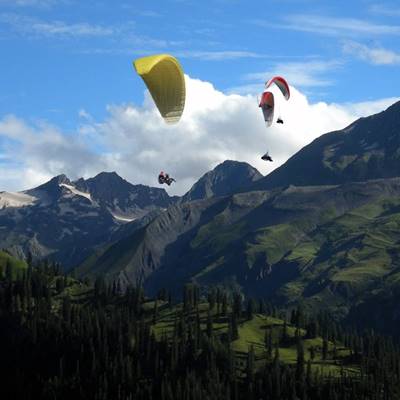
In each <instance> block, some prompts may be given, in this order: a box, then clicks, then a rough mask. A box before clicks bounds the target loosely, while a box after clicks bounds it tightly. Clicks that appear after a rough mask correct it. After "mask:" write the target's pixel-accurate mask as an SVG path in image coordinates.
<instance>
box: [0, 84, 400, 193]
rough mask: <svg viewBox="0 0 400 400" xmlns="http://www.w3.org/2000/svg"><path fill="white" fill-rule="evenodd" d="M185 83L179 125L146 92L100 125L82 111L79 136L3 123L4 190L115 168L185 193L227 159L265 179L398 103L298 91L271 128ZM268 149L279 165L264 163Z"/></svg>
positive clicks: (252, 100) (253, 110)
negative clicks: (162, 175)
mask: <svg viewBox="0 0 400 400" xmlns="http://www.w3.org/2000/svg"><path fill="white" fill-rule="evenodd" d="M186 86H187V102H186V108H185V112H184V114H183V116H182V119H181V121H180V123H179V124H176V125H166V124H165V123H164V121H163V120H162V119H161V117H160V116H159V114H158V111H157V110H156V108H155V107H154V104H153V102H152V100H151V98H150V95H149V94H148V93H147V92H146V94H145V100H144V103H143V105H142V106H136V105H111V106H109V107H108V116H107V118H106V119H105V120H104V121H94V120H93V119H92V118H88V115H87V114H86V113H85V112H84V110H81V113H80V114H81V117H82V119H81V120H82V125H80V126H79V127H78V128H77V131H76V132H75V133H74V134H65V133H63V132H60V130H58V129H57V128H55V127H53V126H49V125H47V124H39V125H35V126H32V125H31V124H27V123H26V122H24V121H21V120H20V119H17V118H16V117H13V116H8V117H4V118H3V119H0V149H3V150H0V153H3V158H4V157H5V158H6V159H8V160H9V162H8V163H7V161H6V162H5V163H4V159H3V161H2V159H1V157H0V163H3V169H4V168H5V170H6V171H8V174H9V178H8V179H7V178H4V175H2V176H0V187H1V188H4V189H21V188H27V187H30V186H33V185H34V184H37V183H38V182H37V179H36V180H35V179H33V178H32V177H33V176H38V177H41V179H42V178H43V180H44V179H45V178H46V179H47V178H49V177H51V176H54V175H56V174H60V173H66V174H67V175H68V176H70V177H71V178H78V177H80V176H84V177H89V176H93V175H95V174H96V173H98V172H100V171H103V170H106V171H116V172H118V173H119V174H120V175H121V176H122V177H124V178H125V179H127V180H129V181H130V182H132V183H143V184H147V185H155V184H156V176H157V174H158V172H159V171H160V170H161V169H162V170H165V171H168V172H169V173H170V174H171V175H172V176H174V177H176V179H177V183H176V185H175V186H174V187H171V188H169V189H168V190H169V192H170V193H173V194H183V193H184V192H185V191H186V190H188V189H189V188H190V186H191V185H192V184H193V183H194V182H195V181H196V180H197V179H198V178H199V177H200V176H201V175H202V174H204V173H205V172H207V171H208V170H210V169H211V168H213V167H215V166H216V165H217V164H218V163H220V162H222V161H224V160H226V159H234V160H241V161H247V162H249V163H250V164H252V165H253V166H255V167H256V168H258V169H259V170H260V171H261V172H262V173H264V174H266V173H268V172H270V171H271V170H272V169H273V168H276V167H278V166H279V165H281V164H282V163H283V162H285V161H286V160H287V159H288V158H289V157H290V156H291V155H293V154H294V153H295V152H296V151H298V150H299V149H300V148H301V147H303V146H304V145H306V144H307V143H309V142H310V141H312V140H313V139H314V138H316V137H318V136H320V135H321V134H323V133H325V132H328V131H332V130H336V129H341V128H344V127H345V126H347V125H348V124H350V123H351V122H353V121H354V120H355V119H356V118H358V117H360V116H365V115H369V114H371V113H374V112H377V111H380V110H383V109H384V108H386V107H387V106H389V105H390V104H392V103H393V102H394V101H396V100H397V99H384V100H380V101H377V102H367V103H359V104H350V105H349V104H344V105H339V104H327V103H324V102H318V103H310V102H309V101H308V99H307V97H306V96H305V95H304V94H302V93H301V92H299V91H298V90H297V89H296V88H295V87H291V93H292V97H291V100H290V101H289V102H284V101H282V102H280V106H279V107H278V110H277V114H276V116H277V115H278V114H281V116H282V117H283V118H284V120H285V124H284V125H276V124H274V125H273V126H272V127H271V128H266V127H265V124H264V120H263V117H262V113H261V112H260V110H259V108H258V107H257V98H256V96H254V95H250V94H248V95H238V94H225V93H222V92H220V91H218V90H216V89H215V88H214V87H213V86H212V84H211V83H208V82H203V81H200V80H197V79H192V78H190V77H188V76H186ZM276 94H277V98H278V97H279V93H276ZM2 143H3V145H2ZM267 149H268V150H269V151H270V153H271V155H272V156H273V158H274V163H268V164H267V163H265V162H263V161H262V160H261V159H260V157H261V155H262V154H264V152H265V151H266V150H267ZM10 160H14V163H10ZM33 172H34V173H33ZM16 182H17V183H16ZM12 183H14V185H12ZM6 185H7V186H6ZM9 185H11V187H10V186H9Z"/></svg>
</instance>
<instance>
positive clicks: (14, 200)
mask: <svg viewBox="0 0 400 400" xmlns="http://www.w3.org/2000/svg"><path fill="white" fill-rule="evenodd" d="M37 201H38V198H36V197H34V196H30V195H29V194H26V193H22V192H0V208H7V207H25V206H32V205H34V204H35V202H37Z"/></svg>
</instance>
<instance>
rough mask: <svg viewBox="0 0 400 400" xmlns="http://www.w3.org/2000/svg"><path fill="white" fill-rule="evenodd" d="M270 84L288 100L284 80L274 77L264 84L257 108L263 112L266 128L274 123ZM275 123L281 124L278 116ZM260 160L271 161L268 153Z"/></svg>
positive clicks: (272, 95) (281, 120)
mask: <svg viewBox="0 0 400 400" xmlns="http://www.w3.org/2000/svg"><path fill="white" fill-rule="evenodd" d="M272 84H275V85H276V86H277V87H278V88H279V90H280V91H281V92H282V95H283V97H284V98H285V99H286V100H289V98H290V89H289V85H288V83H287V82H286V80H285V79H284V78H282V77H281V76H274V77H273V78H271V79H270V80H269V81H268V82H266V83H265V91H264V93H263V94H262V96H261V100H260V102H259V105H258V106H259V107H260V108H261V110H262V112H263V116H264V120H265V123H266V125H267V126H268V127H269V126H271V125H272V122H273V121H274V112H275V98H274V94H273V93H272V92H271V90H268V89H269V88H270V87H271V85H272ZM276 123H277V124H283V119H282V118H281V117H280V116H278V118H277V120H276ZM261 159H262V160H264V161H271V162H272V161H273V160H272V158H271V157H270V155H269V154H268V152H266V153H265V154H264V155H263V156H262V157H261Z"/></svg>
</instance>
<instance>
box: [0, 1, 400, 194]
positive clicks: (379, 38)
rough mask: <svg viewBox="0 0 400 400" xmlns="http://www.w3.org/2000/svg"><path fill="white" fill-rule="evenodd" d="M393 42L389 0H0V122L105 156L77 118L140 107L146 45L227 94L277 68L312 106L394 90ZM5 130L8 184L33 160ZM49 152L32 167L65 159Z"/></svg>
mask: <svg viewBox="0 0 400 400" xmlns="http://www.w3.org/2000/svg"><path fill="white" fill-rule="evenodd" d="M396 3H397V4H396ZM399 39H400V5H399V2H398V1H391V2H378V1H374V0H371V1H369V0H357V1H348V0H347V1H342V0H339V1H329V2H328V1H322V0H319V1H318V0H269V1H262V2H261V1H259V2H250V1H248V0H243V1H242V0H203V1H196V0H193V1H192V0H162V1H152V2H149V1H115V0H114V1H91V0H85V1H78V0H0V49H1V57H0V69H1V74H0V88H1V91H0V121H2V120H3V125H4V126H5V125H7V124H4V121H9V118H10V116H12V118H14V120H15V121H18V122H19V123H21V124H23V125H24V127H25V128H24V129H27V130H29V129H30V130H35V132H36V133H35V134H36V135H41V137H44V136H43V135H45V136H46V134H45V133H44V130H43V129H44V128H43V126H48V125H50V126H52V129H53V130H54V131H57V134H58V135H60V137H61V139H62V138H71V141H74V140H77V141H78V142H79V143H80V144H81V145H82V146H84V145H86V146H87V149H88V151H89V152H90V153H91V154H92V155H93V154H99V153H101V155H102V156H104V155H105V154H106V153H107V156H108V157H111V153H112V152H108V149H107V148H105V147H104V146H106V145H107V144H106V143H105V142H104V140H97V139H96V135H94V134H93V135H92V136H91V137H90V140H91V143H89V144H88V141H89V140H88V137H87V136H86V139H82V125H85V127H84V130H85V129H86V131H88V130H89V131H90V130H96V129H97V127H98V126H99V125H101V126H103V125H104V123H106V121H108V120H109V119H110V118H112V116H111V114H110V106H111V107H113V105H114V106H116V107H124V106H125V107H141V106H142V104H143V99H144V91H145V88H144V85H143V82H142V81H141V80H140V79H139V77H138V76H136V75H135V73H134V70H133V68H132V61H133V60H134V59H135V58H137V57H140V56H143V55H147V54H152V53H170V54H173V55H175V56H176V57H177V58H178V59H179V60H180V62H181V64H182V66H183V68H184V70H185V73H186V74H187V75H188V76H190V77H191V78H194V79H199V80H201V81H203V82H209V83H211V84H212V85H213V86H214V88H215V89H216V90H217V91H220V92H222V93H224V94H225V95H227V96H229V94H232V93H233V94H238V95H241V96H245V95H247V94H251V95H254V94H256V93H257V92H259V91H262V88H263V82H264V81H265V80H266V79H268V78H269V77H270V76H271V75H272V74H275V73H277V74H282V75H284V76H285V77H287V79H288V80H289V83H290V84H291V86H293V87H295V88H296V90H298V91H299V92H300V93H301V94H302V95H304V96H306V97H307V101H308V102H309V103H310V104H316V103H318V102H325V103H327V104H338V105H342V106H343V105H346V104H350V105H352V104H358V103H364V102H379V101H382V99H393V98H397V97H398V96H399V94H400V93H399V92H400V90H399V88H400V74H399V67H400V40H399ZM205 101H207V100H205ZM385 104H386V103H385ZM355 116H358V114H357V115H356V114H355ZM7 118H8V119H7ZM346 121H347V120H346ZM90 124H91V126H89V125H90ZM0 126H1V123H0ZM7 127H8V125H7ZM333 127H334V126H333ZM7 129H8V131H7V132H6V133H4V132H5V130H7ZM9 129H10V128H9V127H8V128H4V127H3V133H1V131H0V163H2V165H3V168H5V169H6V170H7V171H8V173H9V177H8V178H7V180H5V181H4V182H5V183H4V184H8V185H9V186H12V187H16V188H17V187H19V186H18V184H15V182H14V180H15V179H22V180H23V182H24V183H23V184H28V183H29V179H28V180H27V178H26V170H27V169H29V168H31V169H32V168H33V167H32V165H26V162H25V161H24V160H19V161H18V162H16V161H15V160H14V161H12V160H11V161H10V159H12V158H13V157H12V156H13V152H16V151H18V146H13V144H14V145H15V144H16V143H19V144H20V145H21V146H23V147H24V148H26V141H24V139H21V136H19V137H18V138H16V137H15V136H12V134H11V133H10V130H9ZM25 132H26V131H25ZM319 133H322V132H319ZM49 135H50V134H49ZM99 135H100V134H99ZM25 137H26V136H25ZM83 142H85V143H84V145H83V144H82V143H83ZM136 145H137V144H136ZM141 150H143V149H142V148H136V151H141ZM1 152H2V153H1ZM288 155H290V154H288ZM112 157H114V158H115V157H117V158H118V154H115V153H113V155H112ZM56 161H57V160H54V162H53V164H52V165H53V167H52V168H47V170H46V169H45V168H44V169H43V170H42V171H37V174H38V176H41V177H43V178H44V177H47V176H50V175H51V174H53V173H54V172H57V171H58V170H57V168H59V169H61V168H63V167H64V166H65V163H64V164H63V163H61V164H60V166H59V167H57V168H56V167H54V165H56V164H57V162H56ZM215 161H216V160H213V161H212V162H211V161H210V165H212V163H213V162H215ZM282 161H284V157H283V156H282ZM101 166H104V167H106V168H107V167H112V165H110V164H107V163H106V162H105V164H102V165H101ZM24 168H25V175H24V176H25V178H22V175H21V174H18V173H17V170H19V171H20V172H21V171H22V170H23V169H24ZM99 168H100V165H99ZM204 168H206V165H204V167H203V169H204ZM33 169H34V168H33ZM203 169H202V168H200V169H199V171H202V170H203ZM60 172H61V171H60ZM92 172H95V171H92V170H90V172H89V169H87V168H86V169H85V168H84V169H82V170H79V171H76V175H79V174H88V173H92ZM117 172H118V171H117ZM196 172H197V170H196ZM263 172H267V171H263ZM32 173H33V172H32ZM33 174H34V173H33ZM74 175H75V174H74ZM130 178H131V179H139V176H130ZM145 180H146V179H145ZM188 182H189V180H188ZM2 183H3V182H2V181H1V180H0V184H2ZM0 189H1V188H0ZM182 190H183V189H182Z"/></svg>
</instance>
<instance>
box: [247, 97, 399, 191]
mask: <svg viewBox="0 0 400 400" xmlns="http://www.w3.org/2000/svg"><path fill="white" fill-rule="evenodd" d="M397 176H400V102H397V103H395V104H393V105H392V106H390V107H389V108H388V109H387V110H385V111H383V112H380V113H379V114H375V115H372V116H369V117H366V118H360V119H358V120H357V121H355V122H353V123H352V124H351V125H349V126H348V127H346V128H345V129H343V130H340V131H335V132H330V133H327V134H325V135H322V136H320V137H319V138H317V139H315V140H314V141H313V142H312V143H310V144H309V145H307V146H305V147H304V148H303V149H302V150H300V151H299V152H298V153H296V154H295V155H294V156H293V157H291V158H290V159H289V160H288V161H287V162H286V163H285V164H283V165H282V166H281V167H279V168H277V169H276V170H274V171H273V172H271V173H270V174H269V175H267V176H266V177H265V178H263V179H260V180H259V181H257V182H256V184H255V185H254V186H253V187H254V188H255V189H271V188H273V187H278V186H287V185H291V184H292V185H296V186H304V185H330V184H341V183H346V182H355V181H365V180H369V179H378V178H392V177H397Z"/></svg>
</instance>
